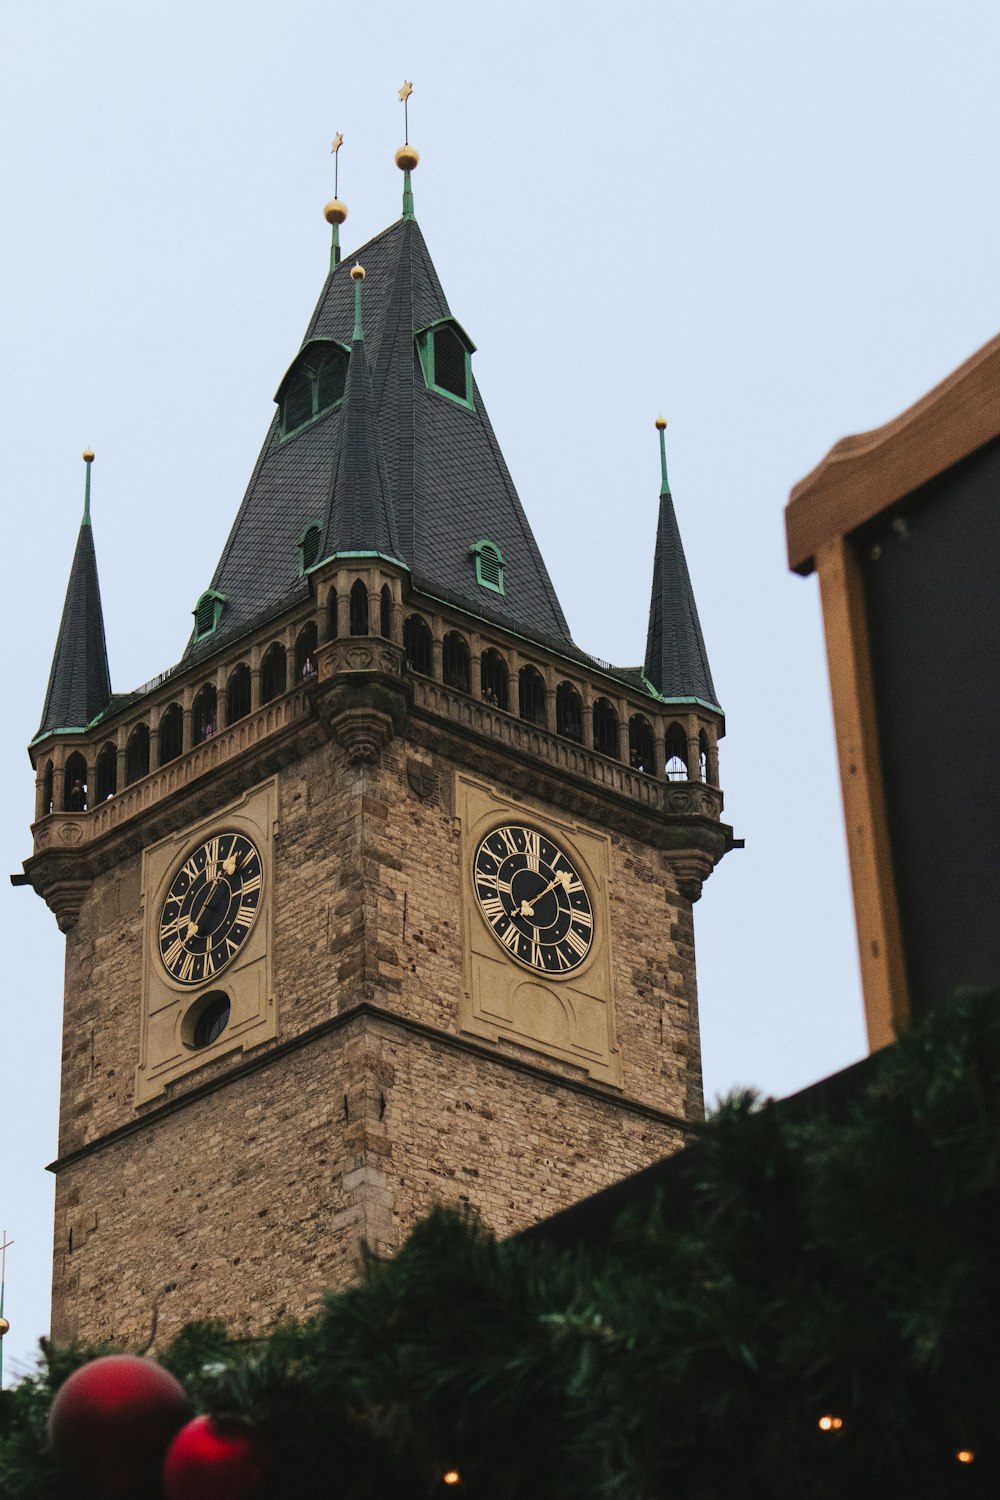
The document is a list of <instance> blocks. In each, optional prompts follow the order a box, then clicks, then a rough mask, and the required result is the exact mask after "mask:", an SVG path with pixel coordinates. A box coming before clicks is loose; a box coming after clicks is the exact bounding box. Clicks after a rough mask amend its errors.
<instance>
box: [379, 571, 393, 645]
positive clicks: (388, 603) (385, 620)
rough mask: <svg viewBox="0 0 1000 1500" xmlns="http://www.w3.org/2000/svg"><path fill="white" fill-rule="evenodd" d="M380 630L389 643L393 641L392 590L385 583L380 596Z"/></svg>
mask: <svg viewBox="0 0 1000 1500" xmlns="http://www.w3.org/2000/svg"><path fill="white" fill-rule="evenodd" d="M378 628H379V634H380V635H382V636H384V637H385V639H386V640H387V641H391V640H392V590H391V589H390V587H389V585H388V584H387V583H383V585H382V592H381V594H380V595H379V619H378Z"/></svg>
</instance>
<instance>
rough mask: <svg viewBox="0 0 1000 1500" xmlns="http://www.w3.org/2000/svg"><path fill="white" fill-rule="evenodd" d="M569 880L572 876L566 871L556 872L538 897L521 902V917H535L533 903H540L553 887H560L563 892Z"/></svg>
mask: <svg viewBox="0 0 1000 1500" xmlns="http://www.w3.org/2000/svg"><path fill="white" fill-rule="evenodd" d="M571 879H572V876H571V875H570V874H569V873H568V871H566V870H559V871H557V872H556V874H555V876H554V877H553V879H552V880H550V881H549V883H548V885H547V886H546V887H545V889H544V890H541V891H539V892H538V895H537V896H535V897H534V898H533V899H532V900H531V901H522V902H521V916H522V917H533V916H534V915H535V902H536V901H541V899H542V897H543V896H547V895H548V894H549V891H551V890H552V889H553V887H554V886H557V885H561V886H562V888H563V890H565V889H566V887H567V886H568V885H569V883H570V880H571Z"/></svg>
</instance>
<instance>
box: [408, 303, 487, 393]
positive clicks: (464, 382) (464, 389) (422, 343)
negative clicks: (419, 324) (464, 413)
mask: <svg viewBox="0 0 1000 1500" xmlns="http://www.w3.org/2000/svg"><path fill="white" fill-rule="evenodd" d="M475 349H476V346H475V344H474V343H473V342H472V340H471V339H470V338H469V335H468V334H467V333H466V332H465V329H464V328H463V327H462V326H461V324H460V323H456V322H455V320H454V318H444V319H442V320H441V322H439V323H432V324H431V325H430V327H429V328H424V329H422V330H421V331H420V333H418V334H417V353H418V355H419V356H420V368H421V370H422V371H423V376H424V381H425V383H426V385H427V388H428V390H431V391H436V392H437V394H438V395H439V396H447V397H448V400H449V401H458V402H459V403H460V404H461V405H462V406H468V407H470V408H471V406H472V404H473V402H472V355H473V354H474V353H475Z"/></svg>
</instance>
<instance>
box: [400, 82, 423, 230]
mask: <svg viewBox="0 0 1000 1500" xmlns="http://www.w3.org/2000/svg"><path fill="white" fill-rule="evenodd" d="M412 93H413V84H412V83H409V82H404V84H403V87H402V88H401V89H400V91H399V98H400V102H401V103H402V106H403V124H404V129H403V138H404V139H403V144H402V145H401V146H400V148H399V150H398V151H397V152H396V166H397V167H398V168H399V170H400V171H401V172H402V174H403V218H404V219H412V218H414V217H415V215H414V212H413V188H412V186H411V184H410V173H411V172H415V171H416V170H417V166H418V164H419V162H420V152H419V151H418V150H417V148H416V146H411V145H410V95H411V94H412Z"/></svg>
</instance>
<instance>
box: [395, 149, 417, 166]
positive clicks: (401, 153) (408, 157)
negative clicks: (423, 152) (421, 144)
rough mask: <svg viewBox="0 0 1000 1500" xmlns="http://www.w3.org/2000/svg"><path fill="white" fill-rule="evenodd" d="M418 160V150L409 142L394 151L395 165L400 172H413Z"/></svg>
mask: <svg viewBox="0 0 1000 1500" xmlns="http://www.w3.org/2000/svg"><path fill="white" fill-rule="evenodd" d="M419 161H420V152H419V151H418V150H417V148H416V146H411V145H409V144H407V145H405V146H400V148H399V150H398V151H397V152H396V166H397V167H398V168H399V170H400V171H401V172H413V171H415V170H416V168H417V164H418V163H419Z"/></svg>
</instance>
